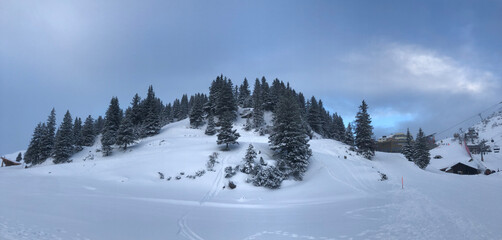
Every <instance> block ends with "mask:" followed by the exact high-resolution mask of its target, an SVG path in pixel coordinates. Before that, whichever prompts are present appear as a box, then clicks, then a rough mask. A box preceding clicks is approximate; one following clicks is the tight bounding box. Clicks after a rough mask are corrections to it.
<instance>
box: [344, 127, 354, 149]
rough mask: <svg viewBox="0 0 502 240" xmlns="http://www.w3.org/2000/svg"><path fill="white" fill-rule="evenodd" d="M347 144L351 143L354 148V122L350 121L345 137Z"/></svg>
mask: <svg viewBox="0 0 502 240" xmlns="http://www.w3.org/2000/svg"><path fill="white" fill-rule="evenodd" d="M343 142H344V143H345V144H347V145H349V146H350V148H351V149H353V148H354V133H353V132H352V124H350V123H348V124H347V128H346V129H345V139H344V141H343Z"/></svg>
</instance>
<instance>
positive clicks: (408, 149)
mask: <svg viewBox="0 0 502 240" xmlns="http://www.w3.org/2000/svg"><path fill="white" fill-rule="evenodd" d="M413 145H414V144H413V136H412V135H411V134H410V129H409V128H408V130H407V131H406V144H405V145H404V147H403V150H402V153H403V155H404V157H406V159H408V161H413V149H414V146H413Z"/></svg>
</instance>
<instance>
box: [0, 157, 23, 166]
mask: <svg viewBox="0 0 502 240" xmlns="http://www.w3.org/2000/svg"><path fill="white" fill-rule="evenodd" d="M1 159H2V167H3V166H4V165H5V166H6V167H9V166H15V165H21V163H18V162H14V161H11V160H9V159H7V158H4V157H1Z"/></svg>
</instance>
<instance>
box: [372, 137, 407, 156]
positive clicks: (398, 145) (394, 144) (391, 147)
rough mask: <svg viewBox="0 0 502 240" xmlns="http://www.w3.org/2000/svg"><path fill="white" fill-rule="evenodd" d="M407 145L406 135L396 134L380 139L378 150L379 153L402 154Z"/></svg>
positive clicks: (377, 143)
mask: <svg viewBox="0 0 502 240" xmlns="http://www.w3.org/2000/svg"><path fill="white" fill-rule="evenodd" d="M405 144H406V134H404V133H396V134H393V135H390V136H383V137H381V138H380V139H378V140H377V142H376V150H377V151H379V152H392V153H400V152H401V150H402V149H403V147H404V145H405Z"/></svg>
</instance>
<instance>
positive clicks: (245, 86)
mask: <svg viewBox="0 0 502 240" xmlns="http://www.w3.org/2000/svg"><path fill="white" fill-rule="evenodd" d="M238 103H239V105H240V106H242V107H244V108H249V107H251V106H252V102H251V92H250V91H249V83H248V80H247V79H246V78H244V82H242V85H241V86H240V87H239V98H238Z"/></svg>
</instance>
